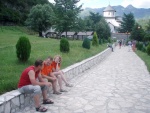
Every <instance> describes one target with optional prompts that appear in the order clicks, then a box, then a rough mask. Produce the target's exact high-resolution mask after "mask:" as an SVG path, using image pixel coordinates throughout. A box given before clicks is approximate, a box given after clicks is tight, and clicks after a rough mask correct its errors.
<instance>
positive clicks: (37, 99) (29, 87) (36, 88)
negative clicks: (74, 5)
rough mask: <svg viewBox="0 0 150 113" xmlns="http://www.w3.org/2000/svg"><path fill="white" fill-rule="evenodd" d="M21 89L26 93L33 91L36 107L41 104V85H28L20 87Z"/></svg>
mask: <svg viewBox="0 0 150 113" xmlns="http://www.w3.org/2000/svg"><path fill="white" fill-rule="evenodd" d="M19 91H20V92H21V93H25V94H32V93H33V99H34V103H35V107H36V108H37V107H39V106H40V93H41V87H40V86H38V85H36V86H33V85H27V86H23V87H22V88H19Z"/></svg>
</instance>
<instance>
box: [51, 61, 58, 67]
mask: <svg viewBox="0 0 150 113" xmlns="http://www.w3.org/2000/svg"><path fill="white" fill-rule="evenodd" d="M56 66H57V63H56V62H55V61H53V62H52V67H53V68H54V69H56ZM58 67H59V68H60V64H58Z"/></svg>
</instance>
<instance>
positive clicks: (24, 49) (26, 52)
mask: <svg viewBox="0 0 150 113" xmlns="http://www.w3.org/2000/svg"><path fill="white" fill-rule="evenodd" d="M16 53H17V57H18V59H19V60H20V61H27V60H28V58H29V57H30V53H31V44H30V41H29V39H28V38H26V37H23V36H22V37H20V38H19V40H18V42H17V44H16Z"/></svg>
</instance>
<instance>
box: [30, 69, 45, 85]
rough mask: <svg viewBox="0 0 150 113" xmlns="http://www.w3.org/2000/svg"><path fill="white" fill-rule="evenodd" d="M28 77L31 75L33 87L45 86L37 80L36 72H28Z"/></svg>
mask: <svg viewBox="0 0 150 113" xmlns="http://www.w3.org/2000/svg"><path fill="white" fill-rule="evenodd" d="M28 75H29V79H30V81H31V84H32V85H40V86H43V85H45V83H44V82H38V81H36V80H35V72H34V71H33V70H30V71H29V72H28Z"/></svg>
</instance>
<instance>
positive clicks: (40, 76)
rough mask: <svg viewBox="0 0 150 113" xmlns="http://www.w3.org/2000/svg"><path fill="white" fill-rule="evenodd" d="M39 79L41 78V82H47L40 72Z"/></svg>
mask: <svg viewBox="0 0 150 113" xmlns="http://www.w3.org/2000/svg"><path fill="white" fill-rule="evenodd" d="M38 79H39V81H40V82H45V81H44V80H43V77H42V75H41V73H39V75H38Z"/></svg>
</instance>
